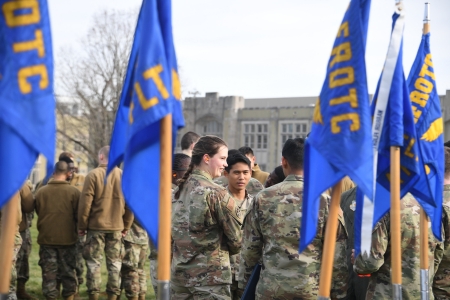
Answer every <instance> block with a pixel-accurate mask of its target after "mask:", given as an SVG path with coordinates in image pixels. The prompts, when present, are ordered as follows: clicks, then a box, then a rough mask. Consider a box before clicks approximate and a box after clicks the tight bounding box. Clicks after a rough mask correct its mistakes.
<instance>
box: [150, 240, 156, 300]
mask: <svg viewBox="0 0 450 300" xmlns="http://www.w3.org/2000/svg"><path fill="white" fill-rule="evenodd" d="M148 248H149V249H150V255H149V256H148V258H149V259H150V277H151V279H152V286H153V291H154V292H155V296H156V297H158V249H156V247H155V245H154V244H153V242H152V240H151V239H148Z"/></svg>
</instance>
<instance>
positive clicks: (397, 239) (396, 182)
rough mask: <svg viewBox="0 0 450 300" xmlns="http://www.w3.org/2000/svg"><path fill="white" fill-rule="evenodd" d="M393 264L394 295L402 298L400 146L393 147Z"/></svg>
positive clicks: (395, 297)
mask: <svg viewBox="0 0 450 300" xmlns="http://www.w3.org/2000/svg"><path fill="white" fill-rule="evenodd" d="M390 214H391V215H390V217H391V253H392V256H391V266H392V269H391V270H392V272H391V274H392V275H391V276H392V295H393V299H394V300H400V299H402V253H401V231H400V222H401V221H400V148H399V147H397V146H392V147H391V213H390Z"/></svg>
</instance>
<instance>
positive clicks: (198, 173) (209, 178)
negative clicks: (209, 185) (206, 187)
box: [192, 169, 213, 180]
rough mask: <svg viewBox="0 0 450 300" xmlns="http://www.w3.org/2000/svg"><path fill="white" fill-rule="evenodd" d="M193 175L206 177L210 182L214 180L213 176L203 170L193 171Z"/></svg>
mask: <svg viewBox="0 0 450 300" xmlns="http://www.w3.org/2000/svg"><path fill="white" fill-rule="evenodd" d="M192 174H195V175H199V176H203V177H206V179H208V180H212V179H213V178H212V176H211V174H209V173H208V172H205V171H202V170H200V169H194V170H193V171H192Z"/></svg>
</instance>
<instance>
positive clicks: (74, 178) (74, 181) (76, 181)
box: [59, 151, 85, 192]
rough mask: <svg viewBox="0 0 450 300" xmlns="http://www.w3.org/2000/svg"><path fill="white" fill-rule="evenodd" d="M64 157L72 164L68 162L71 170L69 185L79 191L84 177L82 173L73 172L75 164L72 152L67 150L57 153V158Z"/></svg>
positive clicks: (81, 188) (61, 158)
mask: <svg viewBox="0 0 450 300" xmlns="http://www.w3.org/2000/svg"><path fill="white" fill-rule="evenodd" d="M64 157H68V158H70V160H71V161H72V165H70V164H69V167H70V168H71V170H72V174H71V177H70V180H69V183H70V185H71V186H74V187H76V188H77V189H78V190H79V191H80V192H81V191H82V190H83V185H84V179H85V177H84V176H83V175H81V174H78V173H76V172H75V165H74V161H75V160H74V155H73V153H72V152H68V151H64V152H62V153H61V154H60V155H59V160H63V158H64Z"/></svg>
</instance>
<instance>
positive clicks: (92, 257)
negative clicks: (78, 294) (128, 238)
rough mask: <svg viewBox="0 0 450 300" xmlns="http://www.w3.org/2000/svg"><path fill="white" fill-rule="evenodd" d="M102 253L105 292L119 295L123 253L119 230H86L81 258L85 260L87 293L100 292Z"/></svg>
mask: <svg viewBox="0 0 450 300" xmlns="http://www.w3.org/2000/svg"><path fill="white" fill-rule="evenodd" d="M103 254H105V257H106V269H107V270H108V283H107V284H106V292H107V293H108V294H111V295H117V296H119V295H120V269H121V268H122V259H123V254H124V249H123V243H122V233H121V232H120V231H100V230H88V232H87V237H86V242H85V244H84V248H83V258H84V259H85V260H86V269H87V272H86V286H87V289H88V294H98V293H100V287H101V283H102V276H101V269H100V267H101V265H102V262H103Z"/></svg>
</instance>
